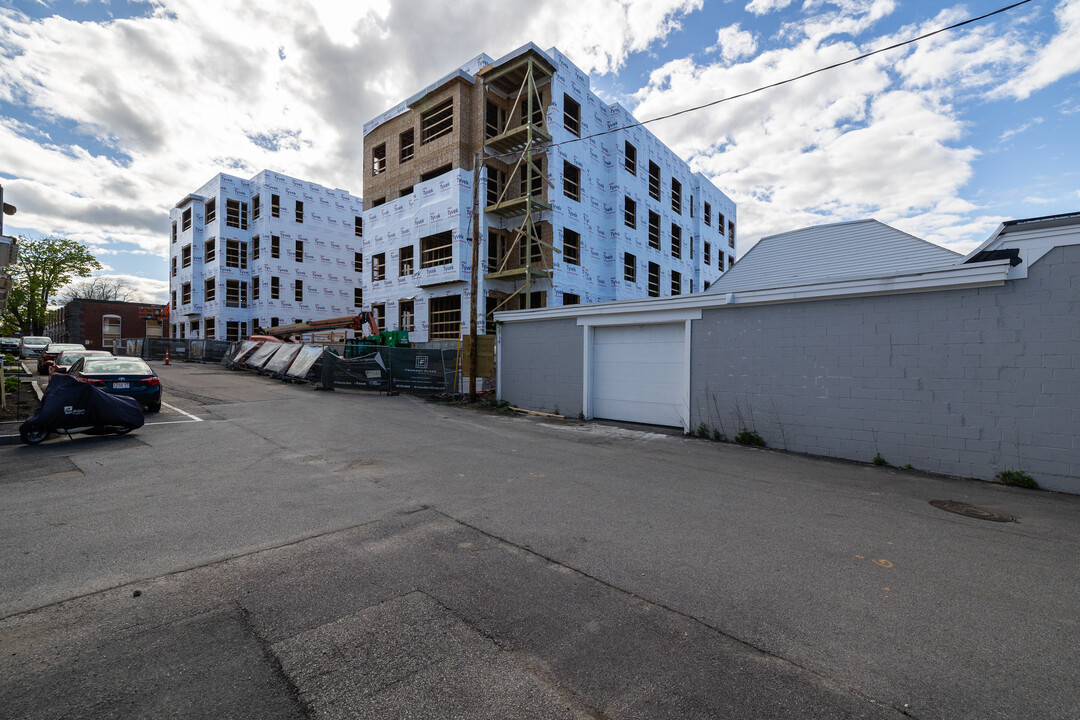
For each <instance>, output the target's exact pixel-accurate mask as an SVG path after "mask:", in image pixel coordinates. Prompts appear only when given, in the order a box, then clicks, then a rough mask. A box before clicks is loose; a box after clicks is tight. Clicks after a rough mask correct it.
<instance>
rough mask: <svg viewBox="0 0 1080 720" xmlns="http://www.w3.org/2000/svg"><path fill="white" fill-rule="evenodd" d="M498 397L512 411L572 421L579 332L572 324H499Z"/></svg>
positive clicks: (577, 397)
mask: <svg viewBox="0 0 1080 720" xmlns="http://www.w3.org/2000/svg"><path fill="white" fill-rule="evenodd" d="M501 332H502V346H501V352H502V355H501V357H500V358H499V365H500V370H499V372H500V373H501V376H500V382H501V387H500V397H501V398H502V399H503V400H506V401H507V402H509V403H510V404H511V405H514V406H516V407H523V408H528V409H530V410H540V411H542V412H555V410H556V409H557V410H558V411H559V412H560V413H561V414H563V415H567V416H570V417H577V415H578V413H580V412H581V410H582V403H581V393H582V391H583V383H584V381H583V378H582V358H583V357H584V352H585V347H584V332H583V331H582V329H581V328H580V327H578V325H577V320H576V319H575V318H568V319H557V320H538V321H536V322H516V323H503V325H502V330H501Z"/></svg>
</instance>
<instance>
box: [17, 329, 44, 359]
mask: <svg viewBox="0 0 1080 720" xmlns="http://www.w3.org/2000/svg"><path fill="white" fill-rule="evenodd" d="M51 342H52V339H51V338H47V337H41V336H40V335H38V336H29V337H24V338H22V339H21V340H19V357H21V358H23V359H24V360H25V359H26V358H32V357H37V356H38V355H40V354H41V351H42V350H44V349H45V348H46V347H48V346H49V343H51Z"/></svg>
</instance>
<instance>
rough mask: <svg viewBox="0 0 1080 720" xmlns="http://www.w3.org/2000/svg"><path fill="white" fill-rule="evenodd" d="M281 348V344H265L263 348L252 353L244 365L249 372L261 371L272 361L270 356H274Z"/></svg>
mask: <svg viewBox="0 0 1080 720" xmlns="http://www.w3.org/2000/svg"><path fill="white" fill-rule="evenodd" d="M279 347H281V343H276V342H264V343H263V344H262V346H261V347H259V348H257V349H256V350H255V352H253V353H251V355H250V356H249V357H248V359H247V360H246V361H245V362H244V365H246V366H247V368H248V369H249V370H261V369H262V366H263V365H265V364H266V361H267V360H269V359H270V356H271V355H273V354H274V352H275V351H276V350H277V349H278V348H279Z"/></svg>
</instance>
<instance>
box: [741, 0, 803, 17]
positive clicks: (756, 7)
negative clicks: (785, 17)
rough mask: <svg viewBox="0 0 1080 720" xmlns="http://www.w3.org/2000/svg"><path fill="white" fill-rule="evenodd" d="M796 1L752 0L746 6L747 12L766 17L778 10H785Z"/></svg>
mask: <svg viewBox="0 0 1080 720" xmlns="http://www.w3.org/2000/svg"><path fill="white" fill-rule="evenodd" d="M794 1H795V0H750V2H749V3H747V4H746V12H748V13H753V14H754V15H765V14H767V13H771V12H774V11H776V10H783V9H784V8H786V7H787V6H788V5H790V4H791V3H793V2H794Z"/></svg>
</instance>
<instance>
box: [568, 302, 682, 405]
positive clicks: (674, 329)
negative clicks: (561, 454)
mask: <svg viewBox="0 0 1080 720" xmlns="http://www.w3.org/2000/svg"><path fill="white" fill-rule="evenodd" d="M685 328H686V326H685V324H684V323H681V322H680V323H665V324H658V325H616V326H610V327H603V326H600V327H596V328H594V329H593V339H592V353H591V356H592V368H591V371H592V372H591V373H590V375H591V377H590V393H591V397H590V404H589V406H590V409H591V411H592V416H593V417H597V418H606V419H609V420H626V421H629V422H640V423H649V424H651V425H670V426H675V427H684V426H685V423H686V412H687V410H686V403H685V397H686V381H687V378H686V365H685V350H686V348H685V345H686V329H685Z"/></svg>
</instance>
